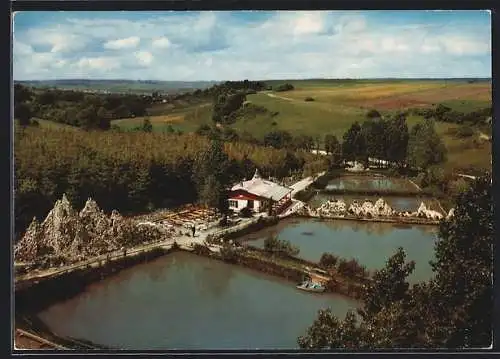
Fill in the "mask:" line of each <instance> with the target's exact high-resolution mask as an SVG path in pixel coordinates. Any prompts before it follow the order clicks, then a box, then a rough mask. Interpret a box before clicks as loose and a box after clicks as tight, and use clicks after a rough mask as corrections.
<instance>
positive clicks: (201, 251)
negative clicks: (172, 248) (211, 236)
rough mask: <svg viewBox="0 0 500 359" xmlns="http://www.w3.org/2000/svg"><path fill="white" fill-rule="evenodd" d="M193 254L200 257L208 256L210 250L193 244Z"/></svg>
mask: <svg viewBox="0 0 500 359" xmlns="http://www.w3.org/2000/svg"><path fill="white" fill-rule="evenodd" d="M193 253H196V254H201V255H209V254H210V249H208V247H207V246H204V245H202V244H199V243H195V245H194V246H193Z"/></svg>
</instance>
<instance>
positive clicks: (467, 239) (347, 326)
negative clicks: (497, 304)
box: [298, 176, 493, 349]
mask: <svg viewBox="0 0 500 359" xmlns="http://www.w3.org/2000/svg"><path fill="white" fill-rule="evenodd" d="M491 188H492V186H491V179H490V177H489V176H486V177H482V178H480V179H478V180H477V181H475V183H474V184H473V185H472V186H471V188H469V189H467V190H466V191H465V192H462V193H461V194H459V195H458V197H457V200H456V209H455V216H454V217H452V218H451V219H449V220H443V221H442V222H441V225H440V230H439V241H438V242H437V244H436V247H435V250H436V256H435V257H436V260H435V262H432V263H431V264H432V267H433V271H434V277H433V278H432V279H431V280H429V281H427V282H424V283H421V284H416V285H414V286H413V287H410V286H409V284H408V282H407V281H406V278H407V276H408V275H409V274H410V273H411V272H412V271H413V268H414V263H413V262H409V263H406V262H405V257H406V256H405V253H404V252H403V250H402V249H399V250H398V252H397V253H396V254H395V255H394V256H393V257H391V258H390V259H389V260H388V261H387V264H386V267H385V268H384V269H382V270H380V271H378V272H377V273H376V274H375V275H374V278H373V281H372V283H371V284H369V285H368V286H367V287H365V288H364V295H363V302H364V303H363V307H362V308H361V309H360V310H358V313H357V315H356V313H354V312H352V311H350V312H349V313H347V315H346V317H345V319H344V320H341V319H339V318H337V317H336V316H335V315H334V314H333V313H332V312H331V310H330V309H327V310H321V311H320V312H319V314H318V317H317V319H316V320H315V321H314V323H313V324H312V325H311V327H310V328H309V329H308V331H307V333H306V335H304V336H302V337H299V338H298V343H299V345H300V347H301V348H306V349H328V348H331V349H333V348H356V349H360V348H364V349H371V348H425V347H427V348H431V347H432V348H436V347H446V348H471V347H476V348H477V347H485V346H489V345H490V344H491V340H492V337H491V333H492V319H491V318H492V314H493V313H492V310H493V297H492V296H493V288H492V273H493V252H492V245H493V201H492V192H491Z"/></svg>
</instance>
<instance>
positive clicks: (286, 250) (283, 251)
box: [264, 236, 300, 257]
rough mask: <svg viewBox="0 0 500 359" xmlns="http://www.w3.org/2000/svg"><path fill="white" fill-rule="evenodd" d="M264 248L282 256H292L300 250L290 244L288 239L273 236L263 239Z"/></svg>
mask: <svg viewBox="0 0 500 359" xmlns="http://www.w3.org/2000/svg"><path fill="white" fill-rule="evenodd" d="M264 250H265V251H266V252H269V253H271V254H277V255H279V256H284V257H293V256H296V255H298V254H299V252H300V250H299V248H298V247H297V246H294V245H292V244H291V243H290V241H287V240H281V239H278V238H277V237H275V236H269V237H267V238H266V239H265V240H264Z"/></svg>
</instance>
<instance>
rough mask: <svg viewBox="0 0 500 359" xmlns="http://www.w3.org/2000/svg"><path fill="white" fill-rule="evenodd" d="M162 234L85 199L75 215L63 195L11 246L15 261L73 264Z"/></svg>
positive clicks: (154, 228)
mask: <svg viewBox="0 0 500 359" xmlns="http://www.w3.org/2000/svg"><path fill="white" fill-rule="evenodd" d="M162 236H164V234H162V233H161V231H159V229H158V228H156V227H151V226H136V225H135V224H134V223H132V221H131V220H128V219H124V218H123V217H122V216H121V215H120V214H119V213H118V212H117V211H115V210H114V211H113V212H112V213H111V216H109V217H108V216H106V214H105V213H104V212H103V211H102V210H101V209H100V208H99V206H98V205H97V203H96V202H95V201H94V200H92V199H90V198H89V199H88V200H87V202H86V203H85V206H84V208H83V209H82V210H81V211H80V213H77V212H76V211H75V210H74V209H73V208H72V207H71V204H70V203H69V201H68V199H67V198H66V196H65V195H63V197H62V199H61V200H58V201H56V203H55V205H54V208H53V209H52V210H51V211H50V212H49V214H48V215H47V217H46V218H45V220H44V221H43V222H42V223H41V224H40V223H39V222H38V221H37V220H36V219H33V221H32V222H31V224H30V226H29V228H28V230H27V231H26V233H25V234H24V236H23V237H22V238H21V240H20V241H19V242H18V243H17V244H16V245H15V247H14V256H15V259H16V261H26V262H34V261H38V260H40V259H42V258H59V259H60V258H63V259H64V260H65V261H76V260H81V259H84V258H86V257H90V256H95V255H99V254H103V253H107V252H110V251H114V250H118V249H120V248H122V247H127V246H131V245H135V244H138V243H141V242H144V241H151V240H159V239H161V238H162Z"/></svg>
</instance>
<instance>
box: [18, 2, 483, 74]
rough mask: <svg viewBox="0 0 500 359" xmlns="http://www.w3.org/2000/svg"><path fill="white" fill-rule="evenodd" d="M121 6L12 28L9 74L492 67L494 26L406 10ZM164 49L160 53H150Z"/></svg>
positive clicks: (359, 71)
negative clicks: (255, 13) (137, 10)
mask: <svg viewBox="0 0 500 359" xmlns="http://www.w3.org/2000/svg"><path fill="white" fill-rule="evenodd" d="M120 14H121V13H110V15H106V16H107V18H100V17H99V16H96V17H93V18H85V17H79V13H71V14H70V18H69V19H63V20H57V22H56V21H54V22H53V23H51V24H50V25H43V24H41V25H37V24H34V25H30V26H29V27H28V28H16V31H15V39H14V76H15V78H24V79H29V78H31V79H33V78H38V77H40V76H42V77H48V78H61V77H66V78H69V77H70V76H76V74H82V76H89V77H94V78H142V79H145V78H147V79H159V80H226V79H234V80H236V79H242V78H249V79H265V78H278V77H297V78H308V77H309V78H310V77H320V76H329V77H364V76H368V77H384V76H391V77H397V76H398V73H399V74H400V75H401V76H405V75H408V76H409V74H415V76H418V77H425V76H427V75H426V74H429V75H432V76H434V75H435V76H441V77H445V76H447V74H448V73H449V74H451V73H453V74H454V75H453V76H457V75H456V74H457V73H459V72H460V71H462V75H463V76H465V75H470V76H490V74H491V45H490V41H491V34H490V32H489V28H488V26H489V24H486V23H479V24H476V23H474V22H469V23H466V24H461V23H453V22H452V23H451V24H448V23H446V24H439V23H434V22H429V23H426V21H425V18H418V23H417V22H416V21H417V20H415V21H413V20H411V18H410V19H409V20H408V21H399V22H397V21H395V22H394V23H392V22H390V21H389V22H388V21H387V20H384V21H381V20H379V19H377V17H376V16H375V17H371V14H372V13H370V12H368V13H363V12H323V11H311V12H293V11H284V12H274V13H270V14H268V16H265V17H262V18H261V20H257V19H254V20H253V21H248V22H245V21H240V19H238V18H234V15H232V14H231V13H228V12H226V13H216V12H200V13H192V12H185V13H182V14H176V13H171V14H159V15H156V14H155V16H146V15H145V16H144V17H140V16H134V18H133V19H132V18H130V17H121V15H120ZM239 15H240V14H239ZM18 16H19V15H18ZM240 16H241V15H240ZM16 18H17V17H16ZM103 44H104V45H103ZM167 48H168V51H163V50H164V49H167ZM131 49H132V51H130V50H131ZM160 54H161V59H162V61H161V62H160V61H155V57H158V58H159V55H160ZM430 55H432V56H430ZM481 69H482V70H481ZM481 71H482V72H481Z"/></svg>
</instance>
